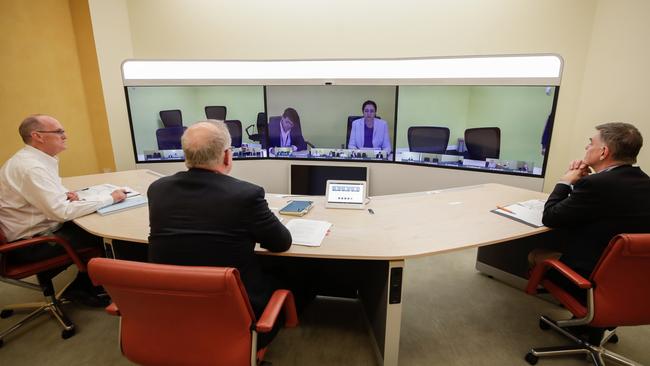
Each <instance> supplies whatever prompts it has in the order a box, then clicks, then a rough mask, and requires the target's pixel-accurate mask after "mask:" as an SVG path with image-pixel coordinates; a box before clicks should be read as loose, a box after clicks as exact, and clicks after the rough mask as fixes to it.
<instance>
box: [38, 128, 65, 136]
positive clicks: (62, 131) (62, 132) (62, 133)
mask: <svg viewBox="0 0 650 366" xmlns="http://www.w3.org/2000/svg"><path fill="white" fill-rule="evenodd" d="M36 132H38V133H55V134H57V135H65V130H61V129H58V130H54V131H36Z"/></svg>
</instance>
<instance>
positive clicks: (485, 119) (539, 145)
mask: <svg viewBox="0 0 650 366" xmlns="http://www.w3.org/2000/svg"><path fill="white" fill-rule="evenodd" d="M556 93H557V91H556V88H555V87H544V86H483V85H481V86H442V85H440V86H401V87H400V88H399V102H398V104H397V133H396V136H397V139H396V140H397V147H396V154H395V160H396V161H397V162H403V163H415V164H425V165H437V166H445V167H462V168H468V169H488V170H491V171H503V172H515V173H522V174H532V175H541V174H542V172H543V167H544V161H545V160H544V159H545V156H546V150H547V148H548V145H549V142H550V132H551V128H552V115H553V106H554V104H555V97H556V95H555V94H556Z"/></svg>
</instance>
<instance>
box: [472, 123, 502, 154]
mask: <svg viewBox="0 0 650 366" xmlns="http://www.w3.org/2000/svg"><path fill="white" fill-rule="evenodd" d="M465 146H466V147H467V151H466V155H465V157H466V158H468V159H473V160H485V159H487V158H494V159H498V158H499V154H500V150H501V129H500V128H499V127H480V128H468V129H466V130H465Z"/></svg>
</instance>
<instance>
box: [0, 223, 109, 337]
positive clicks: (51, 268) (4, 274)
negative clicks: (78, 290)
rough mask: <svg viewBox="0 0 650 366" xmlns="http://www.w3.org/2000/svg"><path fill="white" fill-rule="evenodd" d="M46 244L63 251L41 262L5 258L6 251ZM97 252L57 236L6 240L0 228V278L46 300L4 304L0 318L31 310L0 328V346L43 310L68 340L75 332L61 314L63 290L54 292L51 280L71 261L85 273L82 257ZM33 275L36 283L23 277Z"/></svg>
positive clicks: (97, 252) (93, 255) (97, 249)
mask: <svg viewBox="0 0 650 366" xmlns="http://www.w3.org/2000/svg"><path fill="white" fill-rule="evenodd" d="M49 243H56V245H60V246H62V247H63V248H64V249H65V252H66V254H62V255H59V256H56V257H52V258H48V259H45V260H41V261H36V262H30V263H20V264H18V263H12V261H11V258H9V257H8V254H9V253H10V252H11V251H13V250H16V249H19V248H27V247H30V246H34V245H50V244H49ZM101 254H102V251H101V249H99V248H83V249H78V250H76V251H75V250H74V249H72V247H71V246H70V244H69V243H68V242H67V241H66V240H64V239H63V238H60V237H57V236H42V237H36V238H32V239H25V240H17V241H14V242H11V243H8V242H7V240H6V238H5V235H4V233H3V232H2V230H1V229H0V281H2V282H6V283H9V284H11V285H16V286H20V287H24V288H28V289H32V290H36V291H39V292H41V293H42V294H43V296H45V300H46V301H44V302H37V303H29V304H13V305H5V306H4V307H3V308H2V311H1V312H0V317H2V318H8V317H10V316H12V315H13V314H14V311H20V310H31V313H29V315H27V316H26V317H24V318H23V319H21V320H19V321H18V322H16V323H15V324H14V325H12V326H11V327H10V328H8V329H6V330H3V331H0V347H2V345H3V343H4V338H5V337H6V336H7V335H9V334H11V333H13V332H14V331H15V330H17V329H19V328H20V327H22V326H23V325H25V324H26V323H28V322H29V321H31V320H33V319H36V318H37V317H38V316H39V315H41V314H44V313H46V312H49V313H50V314H52V316H53V317H54V318H55V319H56V320H57V321H58V322H59V324H60V325H61V327H62V328H63V330H62V331H61V338H63V339H68V338H70V337H72V336H73V335H74V333H75V325H74V323H72V321H71V320H70V319H69V318H68V317H67V316H66V315H65V313H64V312H63V309H61V304H62V302H63V300H62V299H61V293H63V291H64V290H65V288H63V289H61V290H60V291H59V292H58V293H56V292H55V290H54V285H53V284H52V279H53V278H54V277H55V276H56V275H58V274H59V273H61V272H62V271H63V270H65V269H66V268H67V267H68V266H70V265H72V264H74V265H76V266H77V268H78V269H79V271H81V272H85V271H86V266H85V264H84V262H83V261H82V258H83V259H84V260H87V259H89V258H92V257H97V256H100V255H101ZM34 275H36V279H37V282H38V283H37V284H35V283H32V282H27V281H25V280H24V279H26V278H27V277H30V276H34ZM66 287H67V286H66Z"/></svg>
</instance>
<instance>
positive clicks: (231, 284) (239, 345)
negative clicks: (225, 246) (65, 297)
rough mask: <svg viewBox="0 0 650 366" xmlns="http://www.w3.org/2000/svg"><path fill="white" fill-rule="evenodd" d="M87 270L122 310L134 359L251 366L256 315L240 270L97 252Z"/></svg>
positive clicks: (124, 338) (125, 347) (125, 349)
mask: <svg viewBox="0 0 650 366" xmlns="http://www.w3.org/2000/svg"><path fill="white" fill-rule="evenodd" d="M88 272H89V274H90V277H91V278H92V280H93V282H94V283H95V284H97V285H102V286H104V288H105V289H106V291H107V292H108V294H109V295H110V296H111V298H112V300H113V303H114V304H115V305H116V306H117V308H118V309H119V314H120V315H121V318H122V323H121V346H122V353H123V354H124V355H125V356H126V357H127V358H128V359H130V360H131V361H133V362H136V363H139V364H144V365H181V364H186V365H188V364H192V365H250V359H251V346H252V333H251V325H252V324H253V322H254V321H255V315H254V314H253V310H252V308H251V306H250V303H249V301H248V296H247V294H246V290H245V289H244V286H243V284H242V282H241V279H240V278H239V272H238V271H237V270H236V269H234V268H216V267H186V266H173V265H164V264H152V263H141V262H130V261H121V260H110V259H105V258H95V259H93V260H91V261H90V263H89V266H88Z"/></svg>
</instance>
